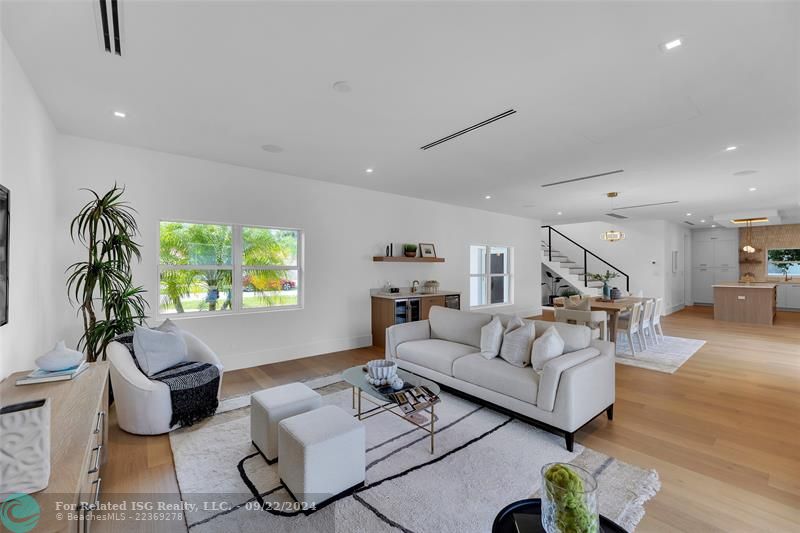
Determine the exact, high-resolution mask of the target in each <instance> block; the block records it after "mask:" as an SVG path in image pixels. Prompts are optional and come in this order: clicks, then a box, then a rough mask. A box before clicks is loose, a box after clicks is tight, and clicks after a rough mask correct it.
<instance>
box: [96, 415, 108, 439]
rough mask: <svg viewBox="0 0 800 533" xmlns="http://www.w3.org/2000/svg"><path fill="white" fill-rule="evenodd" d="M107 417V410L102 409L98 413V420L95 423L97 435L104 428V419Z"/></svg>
mask: <svg viewBox="0 0 800 533" xmlns="http://www.w3.org/2000/svg"><path fill="white" fill-rule="evenodd" d="M105 418H106V412H105V411H100V412H99V413H97V422H96V423H95V425H94V434H95V435H97V434H98V433H100V431H102V429H103V421H104V420H105Z"/></svg>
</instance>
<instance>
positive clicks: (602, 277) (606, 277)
mask: <svg viewBox="0 0 800 533" xmlns="http://www.w3.org/2000/svg"><path fill="white" fill-rule="evenodd" d="M618 277H619V274H617V273H616V272H611V271H610V270H606V273H605V274H589V278H591V279H592V281H602V282H603V300H613V299H614V297H613V293H612V291H611V288H610V287H609V286H608V282H609V281H611V280H612V279H614V278H618ZM617 294H619V290H617Z"/></svg>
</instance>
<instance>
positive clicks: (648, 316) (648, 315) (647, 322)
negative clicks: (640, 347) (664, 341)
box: [639, 300, 656, 349]
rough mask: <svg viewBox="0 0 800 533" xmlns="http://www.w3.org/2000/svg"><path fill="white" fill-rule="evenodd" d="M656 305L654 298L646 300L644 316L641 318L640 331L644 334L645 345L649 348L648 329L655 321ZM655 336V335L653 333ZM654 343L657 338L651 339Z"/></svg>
mask: <svg viewBox="0 0 800 533" xmlns="http://www.w3.org/2000/svg"><path fill="white" fill-rule="evenodd" d="M654 306H655V301H654V300H645V302H644V306H643V307H642V316H641V317H640V318H639V332H640V333H641V334H642V339H643V340H644V347H645V349H647V330H648V328H650V327H651V323H652V321H653V308H654ZM653 337H655V335H653ZM651 342H653V344H655V343H656V341H655V339H651Z"/></svg>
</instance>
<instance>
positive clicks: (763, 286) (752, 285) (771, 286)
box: [712, 283, 777, 289]
mask: <svg viewBox="0 0 800 533" xmlns="http://www.w3.org/2000/svg"><path fill="white" fill-rule="evenodd" d="M712 287H725V288H729V289H774V288H775V287H777V284H775V283H719V284H717V285H712Z"/></svg>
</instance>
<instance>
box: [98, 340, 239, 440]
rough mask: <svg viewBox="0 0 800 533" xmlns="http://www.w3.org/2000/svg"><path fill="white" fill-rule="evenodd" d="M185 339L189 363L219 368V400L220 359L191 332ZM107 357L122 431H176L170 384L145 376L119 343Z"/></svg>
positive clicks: (109, 346) (113, 346)
mask: <svg viewBox="0 0 800 533" xmlns="http://www.w3.org/2000/svg"><path fill="white" fill-rule="evenodd" d="M181 335H183V339H184V340H185V341H186V347H187V349H188V354H189V361H194V362H198V363H210V364H212V365H216V366H217V368H219V389H217V398H219V394H220V391H221V390H222V373H223V371H224V367H223V366H222V363H220V361H219V358H218V357H217V355H216V354H215V353H214V352H213V351H212V350H211V348H209V347H208V346H206V344H205V343H204V342H203V341H201V340H200V339H198V338H197V337H195V336H194V335H192V334H191V333H189V332H188V331H181ZM106 355H107V356H108V360H109V362H110V363H111V365H110V367H111V368H110V374H111V386H112V387H113V389H114V403H115V404H116V407H117V420H118V422H119V427H121V428H122V429H124V430H125V431H127V432H128V433H134V434H136V435H160V434H161V433H167V432H169V431H170V430H171V429H173V428H171V427H170V424H169V423H170V420H171V419H172V398H171V396H170V392H169V387H168V386H167V384H166V383H163V382H161V381H154V380H152V379H150V378H148V377H147V376H145V375H144V374H143V373H142V371H141V370H139V368H138V367H137V366H136V363H134V361H133V356H132V355H131V353H130V352H129V351H128V349H127V348H126V347H125V346H124V345H123V344H120V343H119V342H112V343H109V345H108V348H107V349H106Z"/></svg>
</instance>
